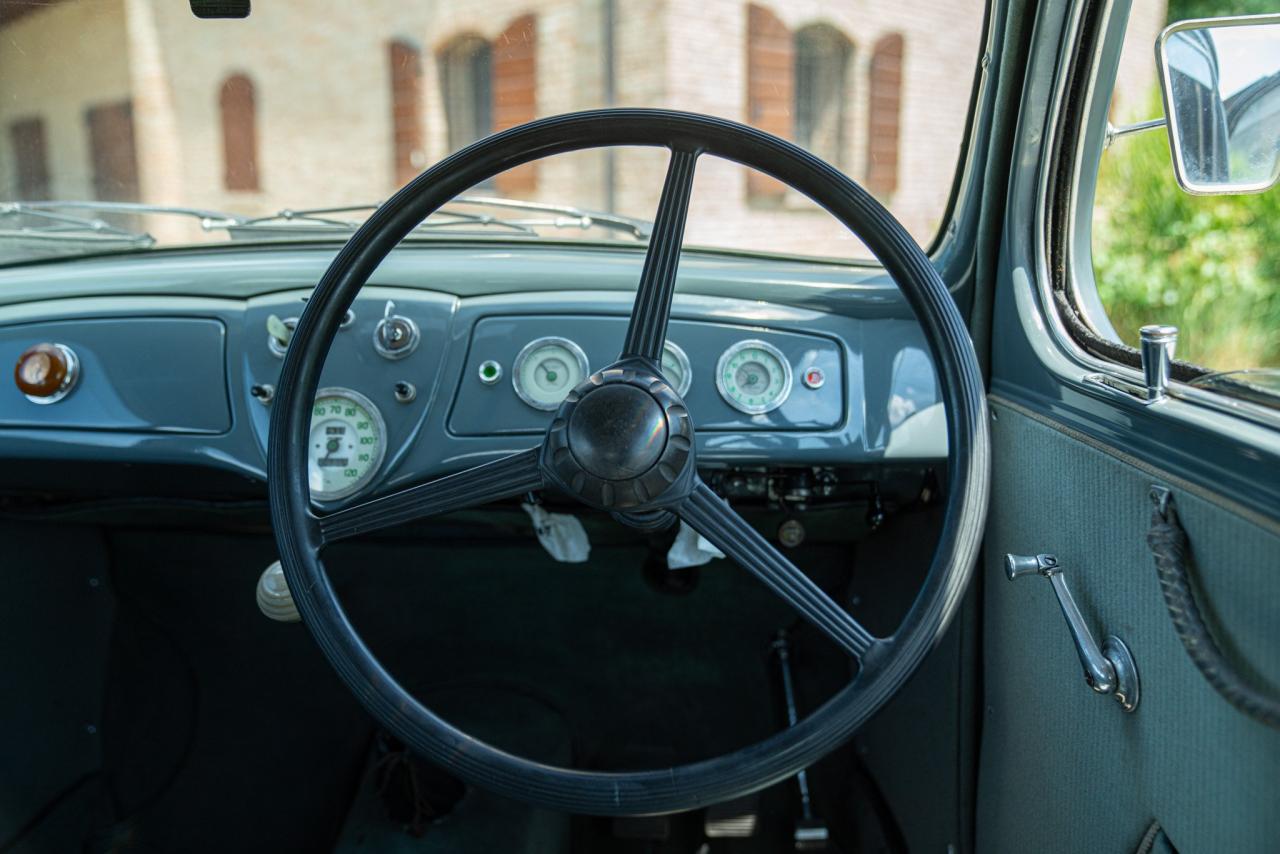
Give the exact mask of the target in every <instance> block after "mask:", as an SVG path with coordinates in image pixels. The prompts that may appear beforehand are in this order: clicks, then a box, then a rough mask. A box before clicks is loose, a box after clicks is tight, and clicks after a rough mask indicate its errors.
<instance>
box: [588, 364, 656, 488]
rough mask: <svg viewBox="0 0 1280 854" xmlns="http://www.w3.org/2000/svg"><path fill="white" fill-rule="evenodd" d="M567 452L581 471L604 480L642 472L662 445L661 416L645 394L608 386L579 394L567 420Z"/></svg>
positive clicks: (631, 388)
mask: <svg viewBox="0 0 1280 854" xmlns="http://www.w3.org/2000/svg"><path fill="white" fill-rule="evenodd" d="M568 436H569V451H570V452H571V453H572V454H573V456H574V459H576V460H577V461H578V464H579V465H581V466H582V468H583V469H584V470H585V471H587V472H590V473H591V474H593V475H595V476H596V477H602V478H605V479H606V480H627V479H629V478H633V477H635V476H636V475H640V474H644V473H645V472H647V471H648V470H649V469H651V468H653V464H654V463H656V462H657V461H658V458H659V457H660V456H662V452H663V451H664V450H666V447H667V418H666V414H665V413H664V412H663V411H662V407H661V406H659V405H658V401H656V400H654V399H653V398H652V397H651V396H650V395H648V394H646V393H645V392H644V391H642V390H641V389H638V388H636V387H635V386H633V385H630V384H627V383H609V384H608V385H604V386H600V387H598V388H595V389H593V390H592V391H591V392H590V393H588V394H585V395H583V397H582V400H580V401H578V405H577V406H575V407H574V409H573V414H572V415H571V416H570V417H569V427H568Z"/></svg>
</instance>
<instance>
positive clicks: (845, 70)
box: [794, 24, 853, 166]
mask: <svg viewBox="0 0 1280 854" xmlns="http://www.w3.org/2000/svg"><path fill="white" fill-rule="evenodd" d="M852 55H853V46H852V44H850V42H849V40H848V39H847V38H845V36H844V34H843V33H841V32H840V31H839V30H837V29H836V28H835V27H833V26H830V25H829V24H812V25H810V26H806V27H803V28H801V29H799V30H797V31H796V38H795V119H794V122H795V131H794V133H795V142H796V144H797V145H799V146H800V147H801V148H805V149H808V150H809V151H812V152H813V153H814V154H816V155H818V156H819V157H821V158H822V159H823V160H826V161H827V162H828V163H831V164H833V165H835V166H842V165H844V161H845V159H846V157H845V154H846V149H847V145H846V140H845V116H846V112H845V105H846V104H847V103H848V102H849V91H848V76H849V63H850V59H851V57H852Z"/></svg>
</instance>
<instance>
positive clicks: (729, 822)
mask: <svg viewBox="0 0 1280 854" xmlns="http://www.w3.org/2000/svg"><path fill="white" fill-rule="evenodd" d="M759 816H760V796H759V795H757V794H751V795H745V796H743V797H741V798H734V799H733V800H731V801H725V802H724V803H722V804H713V805H712V806H710V807H707V814H706V817H705V818H703V820H702V832H703V833H704V834H706V836H707V838H708V839H746V838H748V837H751V836H755V835H756V826H757V825H758V824H759Z"/></svg>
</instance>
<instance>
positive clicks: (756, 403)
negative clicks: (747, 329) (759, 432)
mask: <svg viewBox="0 0 1280 854" xmlns="http://www.w3.org/2000/svg"><path fill="white" fill-rule="evenodd" d="M716 388H717V389H719V390H720V396H721V397H723V398H724V399H725V402H726V403H728V404H729V405H730V406H732V407H733V408H734V409H736V410H738V411H739V412H745V413H747V414H748V415H759V414H761V413H764V412H772V411H773V410H775V409H777V408H778V407H779V406H781V405H782V402H783V401H784V400H786V399H787V395H789V394H791V364H790V363H789V362H787V357H786V356H783V355H782V351H780V350H779V349H778V348H777V347H775V346H773V345H772V344H770V343H769V342H767V341H739V342H738V343H737V344H734V345H733V346H732V347H730V348H729V349H728V350H725V351H724V354H723V355H721V356H720V362H719V363H718V364H717V365H716Z"/></svg>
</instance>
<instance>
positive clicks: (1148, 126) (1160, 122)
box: [1102, 118, 1164, 148]
mask: <svg viewBox="0 0 1280 854" xmlns="http://www.w3.org/2000/svg"><path fill="white" fill-rule="evenodd" d="M1162 127H1164V119H1162V118H1160V119H1147V120H1146V121H1145V122H1138V123H1137V124H1133V125H1120V126H1119V127H1116V126H1115V125H1113V124H1111V122H1107V132H1106V135H1105V136H1103V137H1102V147H1103V148H1110V147H1111V143H1113V142H1115V141H1116V140H1117V139H1119V138H1120V137H1122V136H1128V135H1129V134H1131V133H1142V132H1143V131H1146V130H1155V129H1156V128H1162Z"/></svg>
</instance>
